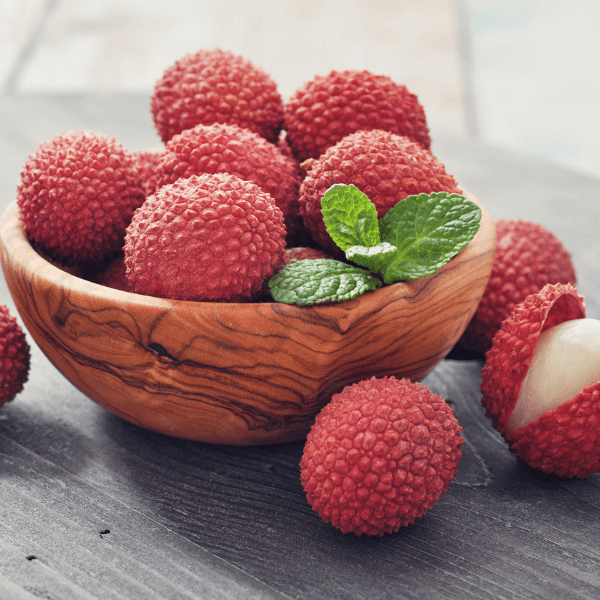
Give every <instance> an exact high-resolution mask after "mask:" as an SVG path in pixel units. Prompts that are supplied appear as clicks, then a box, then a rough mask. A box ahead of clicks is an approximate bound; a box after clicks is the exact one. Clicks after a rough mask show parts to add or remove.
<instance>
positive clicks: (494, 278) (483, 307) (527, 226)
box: [460, 219, 576, 354]
mask: <svg viewBox="0 0 600 600" xmlns="http://www.w3.org/2000/svg"><path fill="white" fill-rule="evenodd" d="M494 224H495V226H496V237H497V239H496V256H495V258H494V264H493V266H492V272H491V274H490V278H489V279H488V283H487V286H486V288H485V291H484V293H483V297H482V299H481V301H480V303H479V305H478V307H477V311H476V312H475V315H474V316H473V319H472V320H471V322H470V323H469V325H468V327H467V328H466V330H465V332H464V334H463V336H462V337H461V340H460V343H461V345H463V346H464V347H465V348H468V349H469V350H473V351H476V352H479V353H482V354H483V353H485V352H486V351H487V350H489V349H490V347H491V345H492V338H493V337H494V334H495V333H496V331H498V329H500V325H501V323H502V321H504V319H506V318H507V317H508V316H509V315H510V313H511V312H512V310H513V309H514V308H515V306H516V305H517V304H519V303H520V302H522V301H523V300H525V298H526V297H527V296H528V295H529V294H534V293H536V292H539V291H540V290H541V289H542V288H543V287H544V286H545V285H546V284H547V283H571V284H575V282H576V276H575V267H574V266H573V261H572V259H571V255H570V254H569V252H568V251H567V250H566V249H565V247H564V246H563V244H562V243H561V242H560V240H559V239H558V238H557V237H556V236H555V235H554V234H553V233H551V232H550V231H548V230H547V229H546V228H544V227H542V226H541V225H539V224H537V223H532V222H530V221H524V220H519V219H496V220H495V221H494Z"/></svg>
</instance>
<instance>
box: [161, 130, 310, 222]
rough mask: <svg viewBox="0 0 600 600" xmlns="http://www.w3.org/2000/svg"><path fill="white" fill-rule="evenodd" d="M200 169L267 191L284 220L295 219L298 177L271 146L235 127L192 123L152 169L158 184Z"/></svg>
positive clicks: (166, 147) (287, 162)
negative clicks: (154, 169)
mask: <svg viewBox="0 0 600 600" xmlns="http://www.w3.org/2000/svg"><path fill="white" fill-rule="evenodd" d="M202 173H230V174H231V175H236V176H237V177H239V178H240V179H244V180H245V181H251V182H252V183H255V184H256V185H258V187H260V188H261V189H262V190H263V191H265V192H267V193H268V194H270V195H271V196H272V197H273V198H274V199H275V202H276V203H277V206H279V208H280V209H281V212H282V213H283V217H284V219H285V221H286V224H288V225H290V224H292V223H293V222H294V221H295V220H297V219H299V211H298V194H299V191H300V177H299V175H298V173H297V171H296V167H295V165H294V163H293V162H292V161H291V160H290V159H289V158H287V157H286V156H284V155H283V154H282V153H281V152H280V151H279V149H278V148H277V146H276V145H274V144H271V143H269V142H267V141H266V140H265V139H264V138H262V137H260V136H259V135H257V134H256V133H252V132H251V131H248V130H247V129H242V128H241V127H238V126H237V125H224V124H221V123H215V124H213V125H197V126H196V127H193V128H192V129H188V130H186V131H183V132H182V133H181V134H179V135H176V136H174V137H173V138H172V139H171V140H170V141H169V142H167V144H166V146H165V152H164V155H163V157H162V159H161V161H160V163H159V165H158V168H157V183H158V187H159V188H160V187H162V186H163V185H165V184H167V183H175V181H177V180H178V179H180V178H188V177H191V176H192V175H200V174H202Z"/></svg>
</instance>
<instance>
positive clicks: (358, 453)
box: [300, 376, 463, 535]
mask: <svg viewBox="0 0 600 600" xmlns="http://www.w3.org/2000/svg"><path fill="white" fill-rule="evenodd" d="M461 432H462V428H461V427H460V425H459V424H458V421H457V420H456V418H455V417H454V411H453V409H451V408H450V407H449V406H448V404H447V403H446V402H445V401H444V400H443V399H442V398H441V397H440V396H438V395H436V394H432V393H431V392H430V391H429V390H428V389H427V388H426V387H424V386H423V385H421V384H420V383H413V382H411V381H409V380H408V379H396V378H395V377H393V376H392V377H384V378H381V379H376V378H375V377H373V378H372V379H368V380H363V381H360V382H359V383H356V384H353V385H350V386H347V387H346V388H344V390H343V391H342V392H340V393H339V394H335V395H334V396H333V398H332V400H331V402H330V403H329V404H327V405H326V406H325V407H324V408H323V409H322V411H321V412H320V413H319V414H318V415H317V418H316V421H315V424H314V425H313V427H312V429H311V431H310V433H309V435H308V437H307V441H306V445H305V448H304V454H303V456H302V460H301V462H300V468H301V482H302V485H303V487H304V489H305V491H306V494H307V499H308V502H309V503H310V504H311V505H312V507H313V509H314V510H315V511H317V512H318V513H319V515H320V516H321V518H322V519H323V520H324V521H325V522H327V523H331V524H332V525H333V526H335V527H337V528H338V529H340V530H341V531H342V532H344V533H349V532H353V533H355V534H357V535H361V534H366V535H383V534H384V533H386V532H387V533H391V532H393V531H397V530H398V529H399V528H400V527H403V526H406V525H409V524H411V523H413V522H414V520H415V519H416V518H419V517H422V516H424V515H425V513H426V512H427V511H428V510H429V509H430V508H432V507H433V506H435V505H436V504H437V502H438V500H439V498H440V497H441V495H442V494H443V493H444V492H446V491H447V489H448V486H449V484H450V481H451V480H452V479H453V478H454V476H455V475H456V472H457V465H458V462H459V460H460V458H461V445H462V443H463V439H462V437H461Z"/></svg>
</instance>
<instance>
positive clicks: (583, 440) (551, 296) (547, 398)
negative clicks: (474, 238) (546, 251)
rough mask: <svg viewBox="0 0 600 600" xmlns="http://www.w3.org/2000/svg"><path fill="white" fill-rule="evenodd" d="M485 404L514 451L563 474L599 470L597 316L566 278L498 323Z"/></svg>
mask: <svg viewBox="0 0 600 600" xmlns="http://www.w3.org/2000/svg"><path fill="white" fill-rule="evenodd" d="M481 391H482V394H483V395H482V400H481V401H482V404H483V406H484V408H485V409H486V413H487V415H488V416H489V417H490V418H491V419H492V424H493V425H494V427H495V428H496V429H497V430H498V431H499V432H500V433H501V434H502V435H503V437H504V438H505V439H506V441H507V442H508V444H509V447H510V449H511V451H512V452H513V453H514V454H515V455H516V456H518V457H519V458H520V459H522V460H523V461H525V462H526V463H528V464H529V465H530V466H532V467H535V468H538V469H541V470H542V471H545V472H547V473H554V474H557V475H560V476H562V477H588V476H589V475H590V474H591V473H595V472H598V471H600V322H598V321H596V320H594V319H586V318H585V305H584V303H583V297H582V296H579V295H578V293H577V289H576V288H575V287H574V286H573V285H571V284H548V285H546V286H544V288H543V289H542V290H541V291H539V292H538V293H536V294H531V295H530V296H528V297H527V298H526V299H525V300H524V301H523V302H522V303H521V304H518V305H517V306H516V307H515V308H514V310H513V312H512V313H511V315H510V316H509V317H508V318H507V319H506V320H505V321H504V322H503V323H502V326H501V328H500V330H499V331H498V332H497V333H496V335H495V336H494V339H493V345H492V348H491V349H490V350H489V352H488V353H487V354H486V364H485V366H484V368H483V370H482V383H481Z"/></svg>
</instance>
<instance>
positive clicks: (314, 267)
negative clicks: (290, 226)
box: [269, 258, 381, 306]
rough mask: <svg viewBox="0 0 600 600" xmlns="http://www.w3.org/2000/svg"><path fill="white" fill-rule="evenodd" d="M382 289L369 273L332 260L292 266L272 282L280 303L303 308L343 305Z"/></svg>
mask: <svg viewBox="0 0 600 600" xmlns="http://www.w3.org/2000/svg"><path fill="white" fill-rule="evenodd" d="M380 286H381V281H380V280H379V279H377V277H374V276H373V275H371V273H369V272H368V271H365V270H364V269H359V268H358V267H354V266H352V265H347V264H346V263H343V262H340V261H338V260H333V259H331V258H316V259H313V260H298V261H295V262H292V263H290V264H289V265H286V266H285V267H284V268H283V269H281V270H280V271H278V272H277V273H276V274H275V275H273V277H271V279H270V280H269V288H270V290H271V295H272V296H273V299H274V300H275V301H276V302H283V303H285V304H298V305H299V306H308V305H311V304H323V303H325V302H343V301H344V300H350V299H351V298H355V297H356V296H359V295H360V294H364V293H365V292H367V291H369V290H375V289H377V288H378V287H380Z"/></svg>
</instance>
